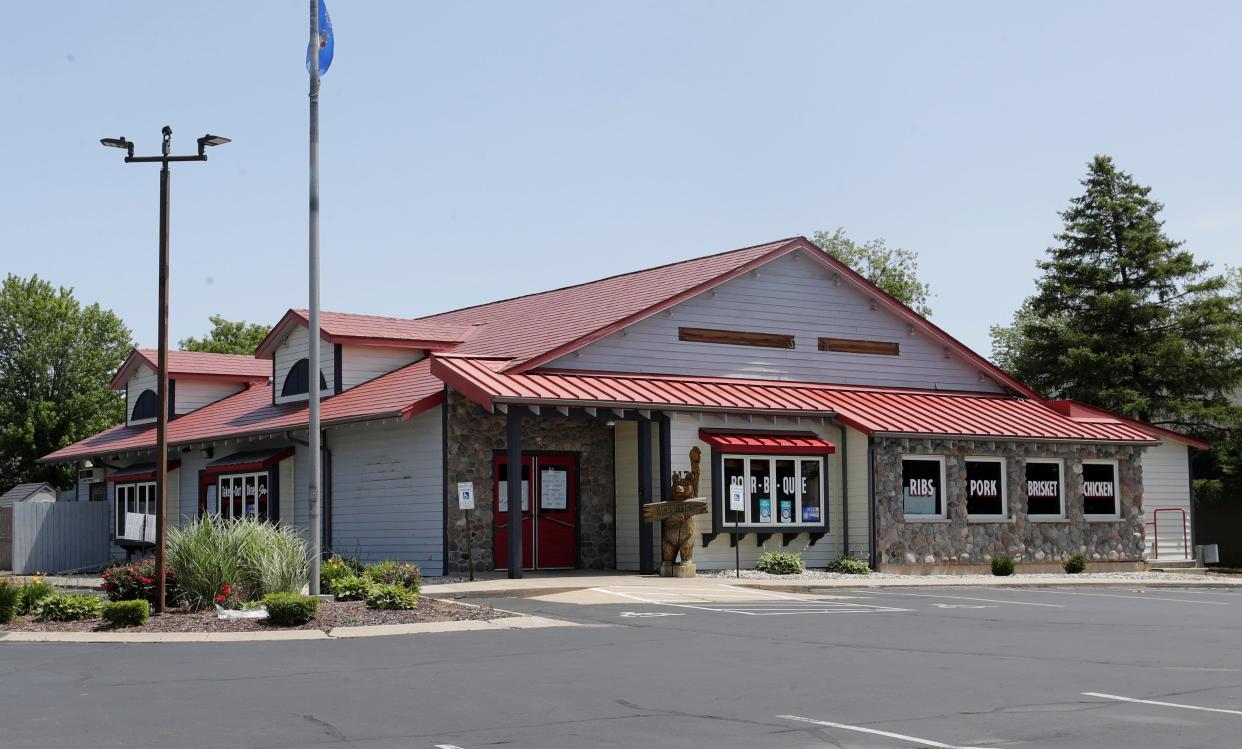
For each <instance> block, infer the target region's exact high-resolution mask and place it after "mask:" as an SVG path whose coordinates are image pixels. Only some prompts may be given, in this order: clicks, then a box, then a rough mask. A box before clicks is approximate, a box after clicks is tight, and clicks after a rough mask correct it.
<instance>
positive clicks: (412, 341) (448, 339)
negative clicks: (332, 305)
mask: <svg viewBox="0 0 1242 749" xmlns="http://www.w3.org/2000/svg"><path fill="white" fill-rule="evenodd" d="M309 324H310V313H309V312H307V311H306V310H304V309H291V310H289V311H288V312H286V313H285V315H284V317H282V318H281V319H280V322H278V323H276V325H274V326H273V327H272V332H270V333H268V335H267V338H264V339H263V342H262V343H260V344H259V348H258V349H257V350H256V351H255V356H256V357H259V358H262V359H267V358H271V356H272V352H274V351H275V350H276V347H277V346H279V345H280V342H281V341H282V340H284V337H285V336H286V335H288V331H289V328H290V327H291V326H293V325H309ZM472 328H473V326H472V325H470V324H453V323H444V322H436V321H431V320H405V319H400V318H396V317H379V316H377V315H355V314H352V313H349V312H320V313H319V330H320V332H321V333H322V335H323V338H324V340H327V341H328V342H330V343H349V344H353V345H356V346H393V347H401V348H420V349H430V350H432V351H439V350H442V349H446V348H451V347H453V346H455V345H457V344H459V343H461V342H462V341H465V340H467V339H469V338H470V336H471V334H472V332H473V330H472Z"/></svg>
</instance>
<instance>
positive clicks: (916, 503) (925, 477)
mask: <svg viewBox="0 0 1242 749" xmlns="http://www.w3.org/2000/svg"><path fill="white" fill-rule="evenodd" d="M901 495H902V502H903V508H904V509H903V512H904V513H905V516H906V517H907V518H913V519H927V518H943V517H944V516H945V506H944V458H942V457H939V456H933V457H922V456H920V457H909V456H907V457H903V458H902V459H901Z"/></svg>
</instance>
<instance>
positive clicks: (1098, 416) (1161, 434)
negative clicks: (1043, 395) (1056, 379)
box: [1047, 400, 1212, 450]
mask: <svg viewBox="0 0 1242 749" xmlns="http://www.w3.org/2000/svg"><path fill="white" fill-rule="evenodd" d="M1047 403H1048V407H1049V408H1051V409H1052V410H1054V411H1056V412H1057V413H1059V414H1062V415H1064V416H1068V417H1069V418H1071V419H1073V420H1074V421H1079V422H1082V423H1084V424H1131V425H1133V426H1135V427H1137V428H1138V429H1142V430H1143V431H1144V432H1147V433H1148V434H1150V435H1152V436H1153V437H1155V438H1157V439H1159V440H1162V441H1169V440H1172V441H1173V442H1180V443H1182V444H1183V445H1188V446H1190V447H1194V448H1197V449H1199V450H1211V449H1212V445H1211V444H1210V443H1207V442H1204V441H1203V440H1200V439H1195V438H1194V437H1187V436H1186V435H1184V434H1182V433H1180V432H1175V431H1173V430H1172V429H1165V428H1164V427H1158V426H1156V425H1155V424H1148V423H1147V422H1144V421H1139V420H1138V419H1131V418H1130V417H1128V416H1122V415H1121V414H1117V413H1113V412H1112V411H1105V410H1104V409H1102V408H1097V407H1095V406H1089V405H1087V404H1086V403H1080V402H1078V401H1075V400H1055V401H1048V402H1047Z"/></svg>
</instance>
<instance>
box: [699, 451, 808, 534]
mask: <svg viewBox="0 0 1242 749" xmlns="http://www.w3.org/2000/svg"><path fill="white" fill-rule="evenodd" d="M827 458H828V456H827V455H820V454H814V455H796V454H785V453H779V454H778V453H754V452H725V451H722V450H719V449H716V448H713V450H712V463H713V479H714V480H713V481H712V527H713V531H714V532H716V533H733V532H734V531H736V532H737V533H739V534H745V533H769V534H772V533H790V534H798V533H827V532H828V531H829V529H830V528H829V522H828V515H829V512H828V501H829V497H830V495H831V492H830V491H829V487H828V469H829V461H828V460H827ZM726 460H742V461H743V465H742V481H743V482H744V486H746V487H747V491H746V504H745V509H744V510H743V517H742V520H741V521H740V522H739V523H738V524H737V525H736V526H735V525H734V524H733V523H732V522H729V521H728V520H726V514H727V513H728V512H729V509H728V501H729V497H728V491H727V485H726V483H725V478H724V475H725V471H724V462H725V461H726ZM781 460H791V461H793V462H794V481H795V482H796V483H797V484H798V485H799V486H801V483H802V481H801V478H802V463H803V462H804V461H806V462H812V461H813V462H815V463H818V464H819V479H820V480H819V491H818V494H819V513H820V514H819V518H820V519H819V521H818V522H815V523H806V522H803V521H802V520H801V517H802V492H801V491H799V492H798V493H797V495H796V498H795V500H794V508H793V510H794V515H793V516H794V517H795V518H798V521H797V522H794V523H780V522H777V519H778V518H779V516H780V510H779V505H778V504H777V502H778V499H777V487H776V462H777V461H781ZM752 461H763V462H766V463H768V470H769V471H770V474H769V475H770V476H771V479H772V485H771V491H770V492H769V494H770V497H769V499H770V500H771V501H772V522H770V523H760V522H757V521H756V522H752V520H751V493H750V490H749V486H750V467H751V462H752Z"/></svg>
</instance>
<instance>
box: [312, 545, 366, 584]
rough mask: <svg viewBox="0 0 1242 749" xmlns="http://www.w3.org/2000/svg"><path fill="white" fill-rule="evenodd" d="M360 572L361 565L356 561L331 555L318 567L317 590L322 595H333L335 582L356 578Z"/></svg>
mask: <svg viewBox="0 0 1242 749" xmlns="http://www.w3.org/2000/svg"><path fill="white" fill-rule="evenodd" d="M362 570H363V567H362V564H361V563H360V562H359V561H358V560H357V559H351V558H348V557H342V556H338V555H336V554H333V555H332V556H330V557H328V558H327V559H325V560H324V561H323V563H322V564H320V565H319V589H320V590H322V591H323V592H324V593H333V592H335V590H336V589H335V585H336V581H337V580H340V579H342V578H346V577H357V576H358V575H361V574H362Z"/></svg>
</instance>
